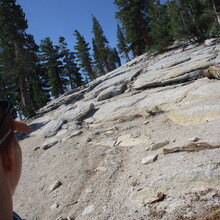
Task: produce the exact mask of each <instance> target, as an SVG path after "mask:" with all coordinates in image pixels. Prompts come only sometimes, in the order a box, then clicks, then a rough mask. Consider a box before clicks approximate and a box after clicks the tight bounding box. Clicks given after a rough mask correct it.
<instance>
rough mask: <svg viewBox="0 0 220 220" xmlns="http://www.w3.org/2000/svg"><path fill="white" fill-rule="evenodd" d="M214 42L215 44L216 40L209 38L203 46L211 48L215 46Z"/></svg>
mask: <svg viewBox="0 0 220 220" xmlns="http://www.w3.org/2000/svg"><path fill="white" fill-rule="evenodd" d="M216 42H217V38H210V39H207V40H205V45H206V46H208V47H209V46H213V45H215V44H216Z"/></svg>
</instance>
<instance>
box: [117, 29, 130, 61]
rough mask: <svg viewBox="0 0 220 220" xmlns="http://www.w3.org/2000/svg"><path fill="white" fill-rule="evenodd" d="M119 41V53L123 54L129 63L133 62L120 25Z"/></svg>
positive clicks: (118, 31)
mask: <svg viewBox="0 0 220 220" xmlns="http://www.w3.org/2000/svg"><path fill="white" fill-rule="evenodd" d="M117 40H118V43H117V47H118V50H119V53H120V54H122V57H123V58H125V59H126V60H127V62H128V61H131V59H130V57H129V50H130V49H129V47H128V45H127V43H126V39H125V36H124V33H123V31H122V29H121V27H120V26H119V25H117Z"/></svg>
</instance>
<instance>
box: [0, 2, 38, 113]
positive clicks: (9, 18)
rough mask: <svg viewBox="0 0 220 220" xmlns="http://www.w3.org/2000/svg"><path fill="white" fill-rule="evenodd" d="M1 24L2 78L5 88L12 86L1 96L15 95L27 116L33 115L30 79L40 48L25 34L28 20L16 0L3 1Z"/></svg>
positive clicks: (1, 3) (9, 96)
mask: <svg viewBox="0 0 220 220" xmlns="http://www.w3.org/2000/svg"><path fill="white" fill-rule="evenodd" d="M0 26H1V31H0V48H1V51H0V53H1V55H0V56H1V74H2V76H1V78H3V79H4V84H5V85H3V87H6V88H7V89H8V88H9V89H12V90H10V91H9V92H6V93H5V94H2V96H4V97H7V98H11V97H13V96H15V97H16V98H15V99H16V101H17V102H21V103H22V105H21V106H22V108H23V109H25V115H26V116H28V115H33V114H34V109H33V105H32V102H31V99H30V94H29V88H28V85H27V82H28V80H29V78H30V76H31V72H32V71H33V68H34V65H33V63H34V59H35V53H36V50H37V47H36V44H35V43H34V40H33V37H32V36H31V35H28V34H26V29H27V27H28V25H27V20H26V19H25V15H24V12H23V10H22V9H21V7H20V5H17V4H16V1H15V0H1V1H0ZM6 83H7V84H6Z"/></svg>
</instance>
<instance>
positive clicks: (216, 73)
mask: <svg viewBox="0 0 220 220" xmlns="http://www.w3.org/2000/svg"><path fill="white" fill-rule="evenodd" d="M203 74H204V76H205V77H208V78H209V79H220V67H217V66H210V67H209V68H208V69H206V70H204V72H203Z"/></svg>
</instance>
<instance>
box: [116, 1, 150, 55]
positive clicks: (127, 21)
mask: <svg viewBox="0 0 220 220" xmlns="http://www.w3.org/2000/svg"><path fill="white" fill-rule="evenodd" d="M114 4H115V5H116V6H117V7H118V10H119V11H118V12H116V18H117V19H118V20H119V21H120V22H121V24H122V28H123V30H124V31H125V35H126V40H127V42H128V43H129V44H130V47H131V50H132V51H133V54H134V56H138V55H141V54H143V53H144V52H145V50H146V47H148V46H151V44H152V43H151V39H150V36H149V23H150V21H149V18H148V4H149V0H144V1H143V0H129V1H124V0H115V1H114Z"/></svg>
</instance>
